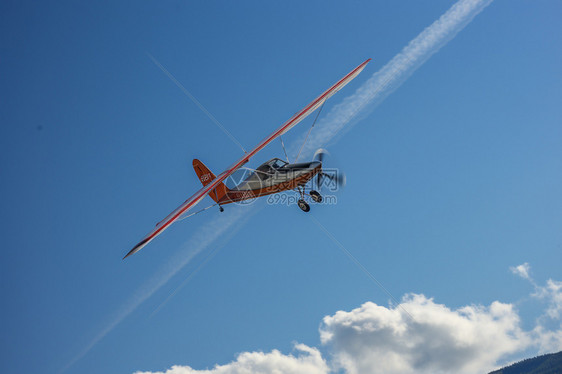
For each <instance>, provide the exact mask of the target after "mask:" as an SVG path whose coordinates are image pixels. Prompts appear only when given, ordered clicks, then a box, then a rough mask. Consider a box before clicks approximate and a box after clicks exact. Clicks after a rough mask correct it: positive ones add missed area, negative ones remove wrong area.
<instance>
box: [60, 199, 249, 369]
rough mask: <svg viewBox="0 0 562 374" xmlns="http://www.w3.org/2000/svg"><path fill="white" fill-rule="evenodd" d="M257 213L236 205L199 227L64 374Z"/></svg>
mask: <svg viewBox="0 0 562 374" xmlns="http://www.w3.org/2000/svg"><path fill="white" fill-rule="evenodd" d="M257 211H258V210H257V209H250V207H236V204H233V206H232V208H231V209H228V210H227V211H225V212H224V213H222V214H221V215H220V216H218V217H216V218H214V219H213V220H211V221H210V222H207V223H206V224H205V225H203V226H201V227H199V229H198V230H197V233H196V234H195V235H193V236H192V237H191V238H190V239H189V240H188V241H186V242H185V243H184V244H183V245H182V248H181V250H180V251H179V252H178V253H177V254H176V255H175V256H173V257H171V258H170V260H169V261H168V262H167V263H166V264H165V265H163V266H161V267H160V269H159V270H158V271H157V272H156V274H155V275H154V276H153V277H152V278H151V279H149V280H148V281H147V282H146V283H145V284H144V285H143V286H142V287H140V288H138V289H137V291H136V292H135V293H134V294H133V295H132V296H131V297H130V298H129V299H128V300H127V301H126V302H125V303H124V304H123V305H122V306H121V308H120V309H119V310H118V311H117V312H116V313H115V314H114V315H113V317H112V318H110V322H109V323H108V324H107V325H106V326H105V327H104V328H103V329H101V331H100V332H99V333H98V334H97V335H96V336H95V337H94V338H93V339H92V340H91V341H90V343H89V344H88V345H87V346H86V347H85V348H84V349H82V351H80V353H79V354H77V355H76V356H75V357H74V358H73V359H72V360H71V361H70V362H69V363H68V364H66V366H65V367H64V368H63V369H62V370H61V371H60V372H61V373H62V372H64V371H66V370H67V369H68V368H70V367H71V366H72V365H74V364H75V363H76V362H77V361H78V360H80V359H81V358H82V357H84V356H85V355H86V354H87V353H88V352H89V351H90V350H91V349H92V348H93V347H94V346H95V345H96V344H97V343H98V342H99V341H100V340H102V339H103V338H104V337H105V336H106V335H107V334H108V333H109V332H111V331H112V330H113V329H114V328H115V327H116V326H117V325H119V324H120V323H121V322H122V321H123V320H124V319H125V318H126V317H127V316H129V315H130V314H131V313H132V312H133V311H135V309H137V308H138V307H139V305H141V304H142V303H143V302H144V301H146V300H147V299H148V298H149V297H151V296H152V295H153V294H154V293H155V292H156V291H158V290H159V289H160V288H161V287H162V286H164V285H165V284H166V283H167V282H168V281H169V280H170V279H171V278H172V277H173V276H174V275H176V274H177V273H178V272H179V271H180V270H181V269H182V268H183V267H184V266H186V265H187V264H188V263H189V262H191V260H193V258H194V257H195V256H197V255H198V254H199V253H201V252H202V251H203V250H205V249H206V248H208V247H209V246H211V245H213V244H214V243H215V242H216V241H217V240H218V239H219V238H220V237H222V236H223V235H226V234H227V233H228V234H232V233H233V232H236V231H237V230H239V229H240V228H241V227H242V226H243V225H244V223H245V222H246V221H247V220H248V218H249V217H250V216H251V215H252V213H255V212H257Z"/></svg>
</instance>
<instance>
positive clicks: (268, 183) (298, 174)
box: [123, 59, 371, 259]
mask: <svg viewBox="0 0 562 374" xmlns="http://www.w3.org/2000/svg"><path fill="white" fill-rule="evenodd" d="M369 61H371V59H368V60H366V61H365V62H363V63H362V64H361V65H359V66H358V67H356V68H355V69H353V70H352V71H351V72H350V73H349V74H347V75H346V76H345V77H343V78H342V79H340V80H339V81H338V82H337V83H336V84H334V85H333V86H332V87H330V88H329V89H328V90H326V91H325V92H324V93H322V95H320V96H318V97H317V98H316V99H315V100H314V101H313V102H311V103H310V104H308V105H307V106H306V107H305V108H304V109H302V110H300V111H299V112H297V113H296V114H295V115H294V116H293V117H291V118H290V119H289V120H288V121H287V122H285V123H284V124H283V125H281V127H279V128H278V129H277V130H275V132H273V134H271V135H269V136H268V137H267V138H265V139H264V140H263V141H262V142H260V143H259V144H258V145H257V146H256V147H255V148H254V149H252V150H251V151H249V152H247V153H246V154H245V155H244V156H243V157H242V158H240V159H239V160H238V161H236V162H235V163H234V164H233V165H232V166H231V167H229V168H228V169H227V170H226V171H224V172H222V173H221V174H219V175H218V176H215V175H214V174H213V173H212V172H211V171H210V170H209V169H208V168H207V167H206V166H205V165H204V164H203V163H202V162H201V161H199V160H197V159H195V160H193V168H194V169H195V172H196V173H197V177H198V178H199V180H200V181H201V183H202V184H203V188H201V189H200V190H199V191H197V192H196V193H195V194H194V195H193V196H191V197H190V198H189V199H187V200H186V201H185V202H184V203H183V204H182V205H180V206H179V207H178V208H177V209H176V210H174V211H173V212H172V213H170V214H169V215H168V216H167V217H166V218H164V219H163V220H162V221H160V222H159V223H158V224H157V225H156V227H155V228H154V230H152V231H151V232H150V233H149V234H148V235H146V236H145V237H144V239H142V240H141V241H140V242H139V243H138V244H137V245H135V247H134V248H133V249H131V250H130V251H129V253H127V255H125V257H123V259H125V258H127V257H129V256H130V255H132V254H134V253H136V252H138V251H139V250H140V249H142V248H143V247H144V246H145V245H147V244H148V243H149V242H150V241H152V240H153V239H154V238H156V237H157V236H158V235H160V234H161V233H162V232H163V231H164V230H166V229H167V228H168V227H169V226H170V225H171V224H172V223H174V222H175V221H177V220H178V219H180V218H181V217H184V216H185V215H186V213H188V212H190V211H191V210H192V208H193V207H194V206H195V205H197V204H198V203H199V202H200V201H201V200H203V198H204V197H205V196H207V195H209V196H210V197H211V198H212V199H213V200H214V201H215V203H216V204H218V205H219V207H220V210H221V211H222V210H223V208H222V206H221V205H226V204H230V203H233V202H239V201H244V200H248V199H253V198H256V197H260V196H265V195H270V194H274V193H278V192H282V191H287V190H298V191H299V192H300V194H301V199H300V200H299V201H298V205H299V208H301V209H302V210H303V211H305V212H308V211H309V210H310V206H309V205H308V204H307V203H306V201H305V200H304V196H305V194H306V193H305V186H306V184H307V183H308V182H309V181H310V180H311V179H312V178H314V176H318V178H320V177H321V176H326V177H328V178H333V177H332V176H330V175H327V174H325V173H323V172H322V155H323V153H322V152H317V154H318V153H319V156H320V157H319V158H318V159H317V160H315V161H311V162H305V163H298V164H289V163H288V162H286V161H283V160H281V159H279V158H274V159H271V160H269V161H267V162H265V163H263V164H262V165H261V166H259V167H258V168H257V169H256V170H255V173H253V174H252V175H250V176H249V177H248V178H247V179H245V180H244V181H243V182H242V183H240V184H239V185H237V186H236V187H234V188H232V189H229V188H228V187H226V185H225V184H224V181H225V180H226V179H227V178H228V177H229V176H231V175H232V174H233V173H234V172H236V171H237V170H239V169H240V168H241V167H242V166H243V165H244V164H246V163H247V162H248V161H249V160H250V158H252V157H253V156H254V155H255V154H256V153H258V152H259V151H261V150H262V149H263V148H264V147H265V146H266V145H268V144H269V143H271V142H272V141H273V140H274V139H276V138H278V137H279V136H281V135H283V134H285V133H286V132H287V131H289V130H290V129H292V128H293V127H294V126H295V125H297V124H298V123H299V122H301V121H302V120H303V119H305V118H306V117H307V116H308V115H310V114H311V113H312V112H314V111H315V110H316V109H318V108H319V107H321V106H322V105H323V104H324V102H325V101H326V100H328V99H329V98H330V97H331V96H332V95H334V94H335V93H336V92H338V91H339V90H340V89H342V88H343V87H344V86H345V85H346V84H348V83H349V82H351V81H352V80H353V79H354V78H355V77H356V76H357V75H359V73H361V71H362V70H363V69H364V68H365V66H366V65H367V64H368V63H369ZM307 195H309V196H310V197H311V198H312V200H313V201H315V202H321V201H322V196H321V195H320V193H318V192H317V191H310V192H309V193H308V194H307Z"/></svg>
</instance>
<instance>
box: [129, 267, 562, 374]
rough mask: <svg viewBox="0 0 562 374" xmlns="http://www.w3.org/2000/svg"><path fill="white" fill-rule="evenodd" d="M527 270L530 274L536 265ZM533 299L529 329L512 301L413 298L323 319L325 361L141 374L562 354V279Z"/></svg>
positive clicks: (406, 367)
mask: <svg viewBox="0 0 562 374" xmlns="http://www.w3.org/2000/svg"><path fill="white" fill-rule="evenodd" d="M525 268H526V269H527V274H528V271H529V270H530V266H528V265H527V266H526V267H525ZM516 274H517V273H516ZM533 295H534V296H535V298H532V299H530V300H537V299H541V300H545V301H546V302H547V307H546V309H545V312H544V315H543V316H541V317H540V318H538V319H537V321H536V325H535V327H534V328H532V329H531V330H524V329H522V328H521V324H520V317H519V314H518V312H517V310H516V309H515V307H514V306H513V304H508V303H502V302H499V301H494V302H492V303H491V304H490V305H489V306H483V305H467V306H463V307H460V308H456V309H455V308H450V307H448V306H446V305H444V304H438V303H436V302H435V301H434V300H433V299H432V298H427V297H426V296H424V295H421V294H409V295H406V296H405V297H403V299H402V303H401V304H400V306H397V307H392V306H391V307H385V306H381V305H377V304H375V303H373V302H366V303H364V304H363V305H361V306H360V307H359V308H356V309H353V310H351V311H337V312H336V313H335V314H333V315H330V316H326V317H324V318H323V321H322V324H321V326H320V341H321V343H322V348H323V349H324V350H326V351H327V352H328V353H327V354H325V355H324V356H323V355H322V354H321V352H320V349H319V348H315V347H309V346H306V345H304V344H297V345H296V346H295V349H296V351H297V354H296V355H293V354H288V355H285V354H283V353H281V352H279V351H278V350H273V351H271V352H270V353H263V352H245V353H241V354H240V355H238V357H237V358H236V360H235V361H233V362H231V363H228V364H226V365H216V366H215V367H213V368H212V369H204V370H196V369H193V368H191V367H189V366H172V367H171V368H170V369H169V370H167V371H165V372H157V373H151V372H137V373H136V374H197V373H207V374H258V373H259V374H280V373H311V374H317V373H322V374H327V373H339V372H344V373H347V374H377V373H385V374H394V373H401V374H402V373H416V374H424V373H431V374H447V373H451V374H453V373H455V374H463V373H467V374H468V373H486V372H489V371H491V370H493V369H495V368H497V367H499V366H502V365H504V364H506V363H507V361H506V359H513V358H514V357H517V355H518V354H519V355H522V354H524V353H526V354H528V353H529V350H536V353H537V354H542V353H547V352H555V351H559V350H562V324H560V319H561V317H562V282H558V281H555V280H548V282H547V283H546V285H545V286H544V287H537V288H536V291H535V294H533ZM547 319H548V322H550V323H551V325H552V324H553V326H552V327H551V328H548V327H547V325H548V324H547V323H546V322H547V321H546V320H547ZM520 358H523V357H520Z"/></svg>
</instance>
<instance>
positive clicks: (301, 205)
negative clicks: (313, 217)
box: [297, 199, 310, 212]
mask: <svg viewBox="0 0 562 374" xmlns="http://www.w3.org/2000/svg"><path fill="white" fill-rule="evenodd" d="M297 204H298V206H299V208H301V210H302V211H303V212H308V211H310V205H308V204H307V203H306V201H304V200H303V199H300V200H299V201H298V202H297Z"/></svg>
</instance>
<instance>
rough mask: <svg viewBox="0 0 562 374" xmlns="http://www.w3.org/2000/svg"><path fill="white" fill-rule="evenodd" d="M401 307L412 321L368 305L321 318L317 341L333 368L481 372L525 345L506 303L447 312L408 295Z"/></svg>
mask: <svg viewBox="0 0 562 374" xmlns="http://www.w3.org/2000/svg"><path fill="white" fill-rule="evenodd" d="M401 305H402V307H404V308H405V309H406V310H407V311H408V313H409V314H410V315H411V316H412V317H410V316H409V315H408V314H407V313H405V312H404V310H402V308H398V307H396V308H386V307H384V306H380V305H377V304H374V303H372V302H367V303H365V304H363V305H362V306H361V307H360V308H357V309H354V310H352V311H351V312H344V311H339V312H337V313H336V314H335V315H333V316H328V317H325V318H324V321H323V325H322V327H321V331H320V334H321V341H322V343H323V344H324V345H326V346H328V347H330V349H331V352H332V354H333V365H334V366H335V367H336V368H343V369H345V372H346V373H350V374H354V373H373V374H375V373H387V374H392V373H475V372H486V370H488V371H489V370H491V369H493V368H494V367H495V366H496V364H497V362H498V360H500V359H501V358H502V357H505V356H506V355H508V354H513V353H515V352H518V351H521V350H522V349H524V348H526V347H527V346H528V345H529V344H530V343H531V338H530V337H529V336H528V334H527V333H525V332H524V331H523V330H522V329H521V327H520V325H519V316H518V314H517V312H516V311H515V310H514V308H513V306H512V305H510V304H503V303H500V302H498V301H495V302H493V303H492V304H491V305H490V306H488V307H484V306H475V305H471V306H465V307H462V308H459V309H456V310H452V309H450V308H448V307H447V306H445V305H442V304H437V303H435V302H434V301H433V299H428V298H426V297H425V296H424V295H415V294H412V295H409V296H407V297H406V298H405V299H404V300H403V303H402V304H401Z"/></svg>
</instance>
